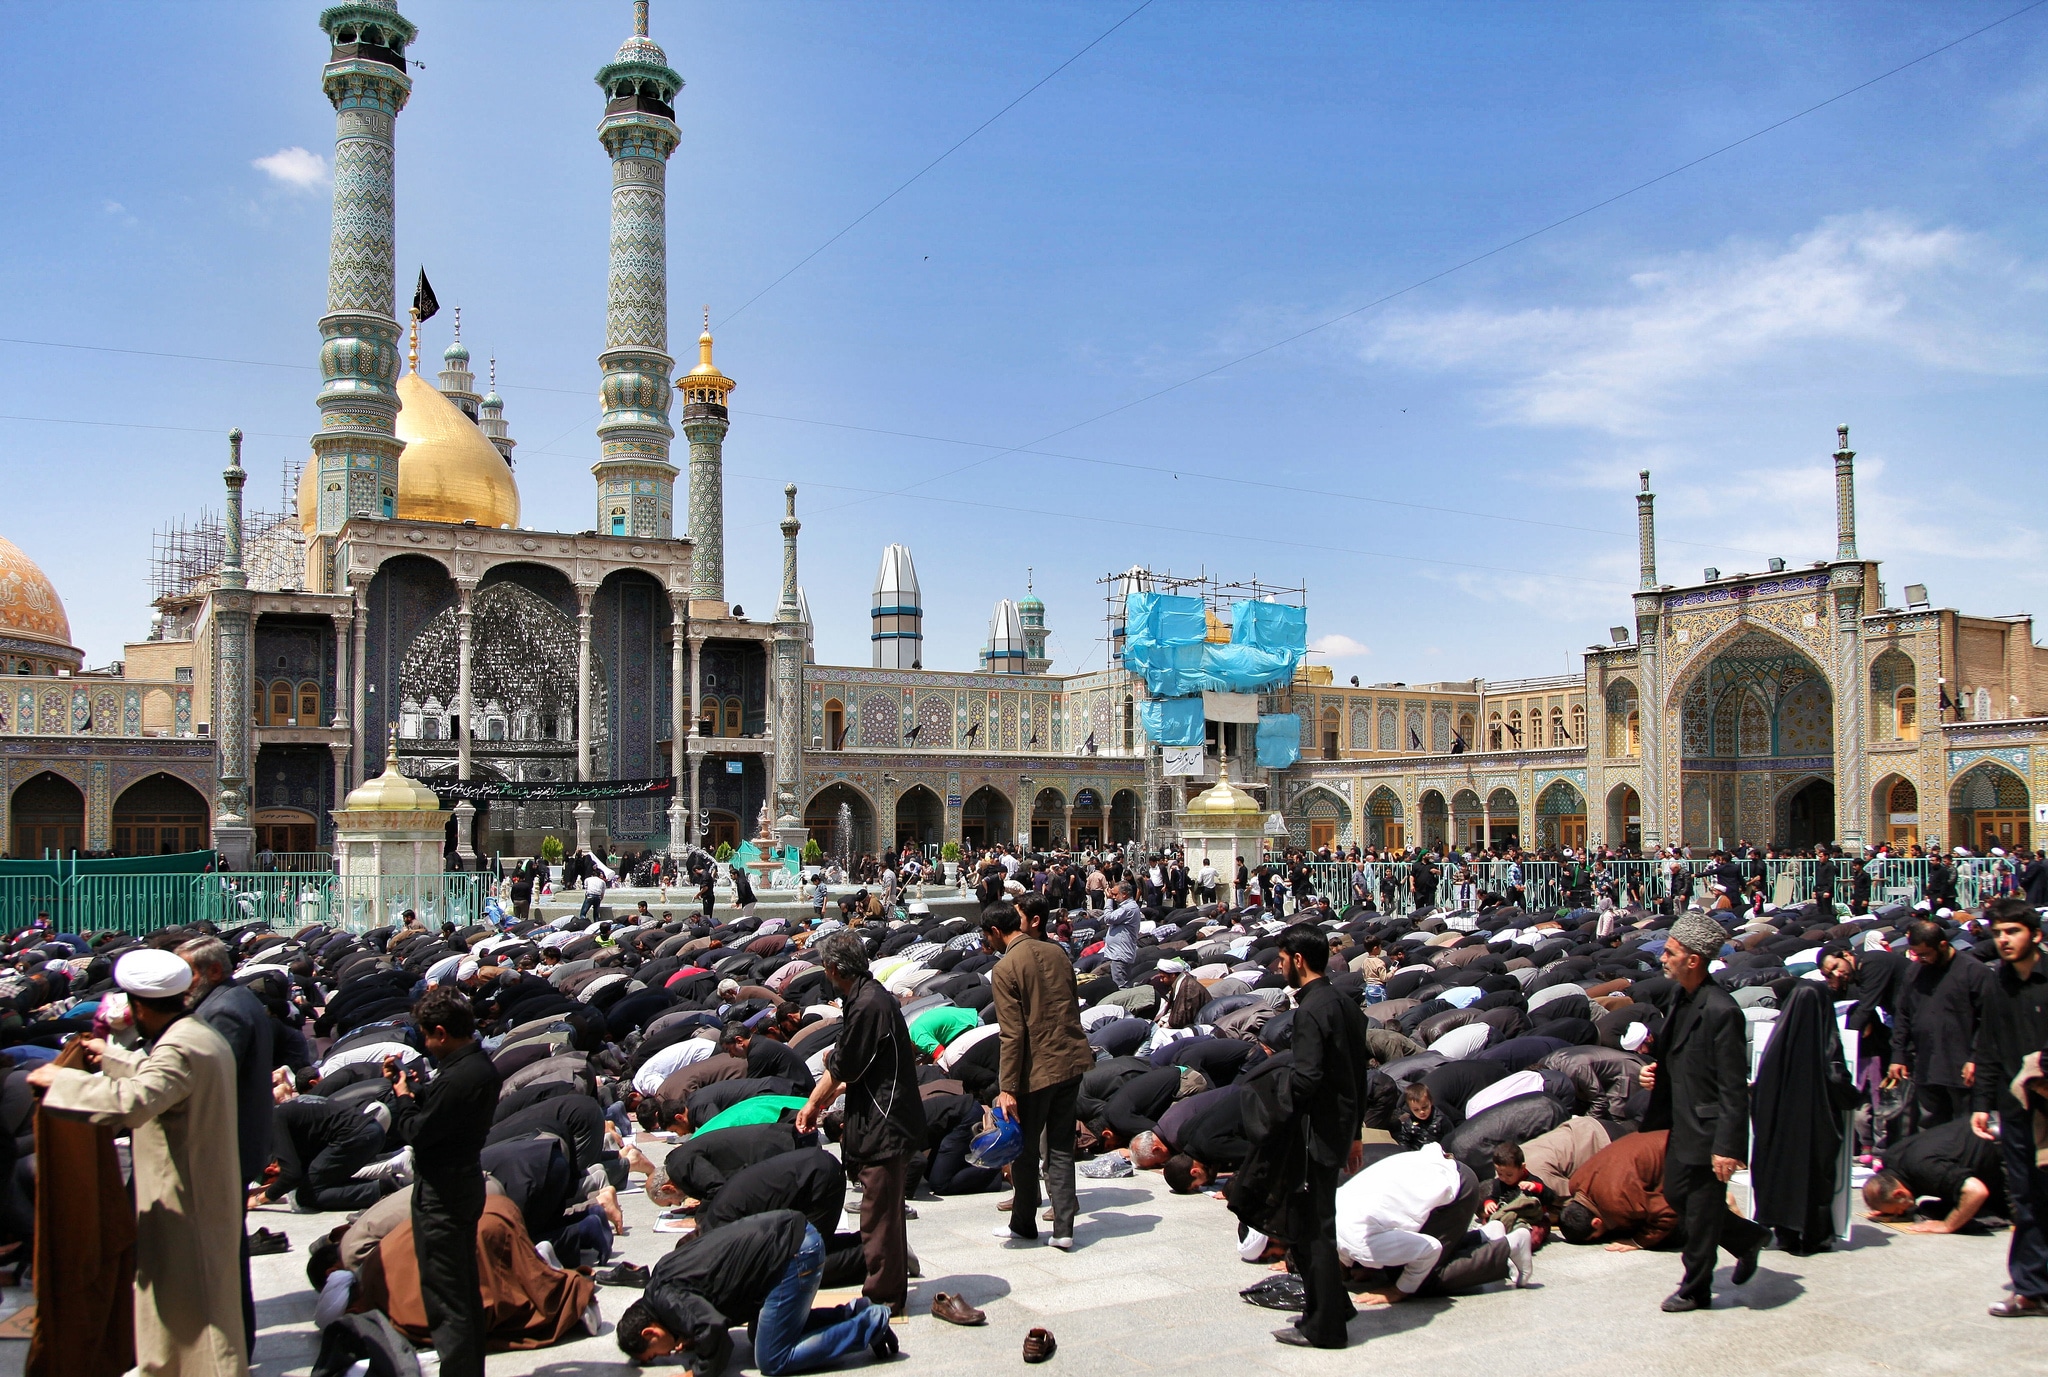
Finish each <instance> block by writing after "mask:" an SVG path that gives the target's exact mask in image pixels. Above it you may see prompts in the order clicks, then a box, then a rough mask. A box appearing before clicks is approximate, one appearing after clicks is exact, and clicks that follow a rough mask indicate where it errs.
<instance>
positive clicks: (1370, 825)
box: [1365, 785, 1408, 851]
mask: <svg viewBox="0 0 2048 1377" xmlns="http://www.w3.org/2000/svg"><path fill="white" fill-rule="evenodd" d="M1365 827H1366V835H1365V840H1366V844H1367V845H1368V846H1371V847H1373V848H1374V849H1376V850H1380V851H1398V850H1400V849H1401V848H1402V847H1403V846H1406V845H1407V844H1408V843H1407V837H1406V835H1405V829H1404V828H1403V827H1402V824H1401V796H1400V795H1399V794H1396V793H1395V792H1394V791H1393V790H1392V789H1389V788H1387V787H1386V786H1385V785H1382V786H1381V787H1379V788H1377V789H1375V790H1373V791H1372V794H1371V795H1370V796H1369V797H1368V798H1367V799H1366V800H1365Z"/></svg>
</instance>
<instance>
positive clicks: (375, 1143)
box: [276, 1116, 384, 1210]
mask: <svg viewBox="0 0 2048 1377" xmlns="http://www.w3.org/2000/svg"><path fill="white" fill-rule="evenodd" d="M276 1147H277V1156H278V1166H279V1168H280V1170H281V1171H282V1172H283V1174H284V1175H285V1176H286V1177H288V1178H296V1179H297V1180H298V1182H299V1188H298V1192H297V1194H298V1198H299V1202H300V1203H301V1204H303V1205H305V1206H306V1207H307V1208H308V1209H313V1210H367V1209H369V1208H370V1206H372V1205H374V1204H376V1203H377V1202H378V1201H379V1200H381V1199H383V1198H384V1183H383V1182H382V1181H358V1180H356V1179H355V1175H356V1172H357V1171H358V1170H359V1169H361V1168H363V1167H366V1166H368V1165H369V1164H370V1163H371V1162H374V1161H375V1160H376V1159H377V1158H378V1157H380V1156H382V1155H383V1151H384V1130H383V1129H381V1128H379V1127H378V1126H377V1121H376V1120H374V1119H371V1118H369V1117H367V1116H365V1117H364V1118H363V1119H362V1120H361V1121H360V1123H359V1124H357V1125H352V1126H351V1131H350V1132H348V1133H345V1134H343V1135H342V1136H340V1137H338V1138H336V1139H335V1140H334V1141H332V1142H330V1143H323V1144H321V1146H320V1150H319V1151H318V1152H315V1153H314V1154H313V1156H312V1159H311V1160H310V1161H303V1162H302V1161H301V1160H300V1156H299V1145H298V1143H297V1142H295V1141H294V1140H293V1139H292V1136H291V1134H289V1133H280V1134H278V1135H277V1143H276Z"/></svg>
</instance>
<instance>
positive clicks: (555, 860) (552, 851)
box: [540, 837, 562, 885]
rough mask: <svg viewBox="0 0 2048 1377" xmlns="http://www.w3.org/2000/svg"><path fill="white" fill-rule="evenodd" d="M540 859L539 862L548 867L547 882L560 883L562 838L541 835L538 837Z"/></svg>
mask: <svg viewBox="0 0 2048 1377" xmlns="http://www.w3.org/2000/svg"><path fill="white" fill-rule="evenodd" d="M540 859H541V864H543V865H545V866H546V867H547V868H548V883H549V884H553V885H559V884H560V883H562V839H561V838H560V837H542V838H541V839H540Z"/></svg>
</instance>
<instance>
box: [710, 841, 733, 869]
mask: <svg viewBox="0 0 2048 1377" xmlns="http://www.w3.org/2000/svg"><path fill="white" fill-rule="evenodd" d="M713 854H714V855H715V856H716V857H717V859H718V863H719V864H720V865H723V864H725V863H726V862H727V861H729V860H731V859H732V843H731V842H720V843H719V844H718V850H717V851H716V852H715V853H713Z"/></svg>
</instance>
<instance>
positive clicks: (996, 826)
mask: <svg viewBox="0 0 2048 1377" xmlns="http://www.w3.org/2000/svg"><path fill="white" fill-rule="evenodd" d="M1014 816H1015V815H1014V813H1013V812H1012V811H1011V808H1010V800H1009V799H1007V798H1005V797H1003V795H1002V794H1001V793H1000V792H999V791H998V790H996V789H994V788H993V787H991V786H989V785H986V784H984V785H983V786H982V787H981V788H979V789H976V790H975V791H974V792H973V793H971V794H969V795H968V796H967V801H966V802H965V803H963V804H962V805H961V806H960V840H961V841H962V842H963V843H964V844H965V845H968V846H971V847H974V848H976V849H977V850H979V849H981V848H982V847H987V846H994V845H995V844H996V843H997V842H1008V843H1010V844H1012V845H1014V844H1015V843H1016V840H1017V825H1016V823H1015V822H1014V821H1012V819H1013V817H1014Z"/></svg>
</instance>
